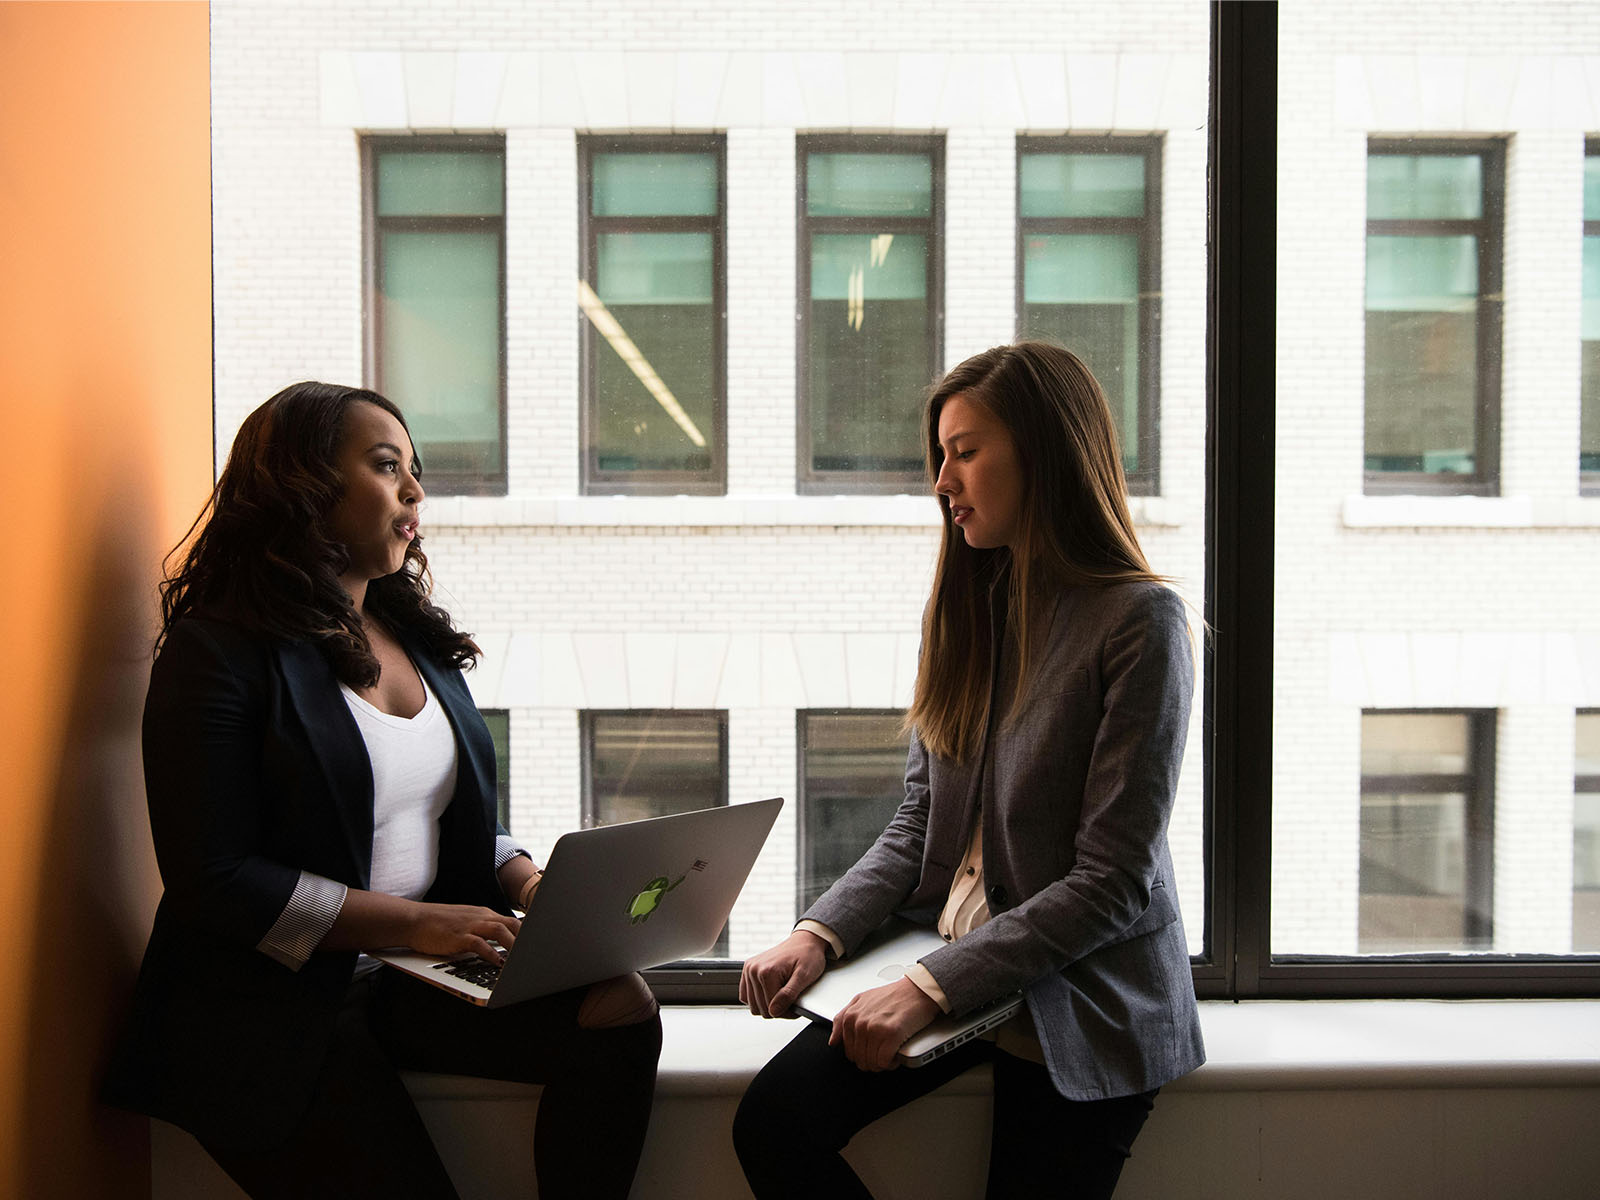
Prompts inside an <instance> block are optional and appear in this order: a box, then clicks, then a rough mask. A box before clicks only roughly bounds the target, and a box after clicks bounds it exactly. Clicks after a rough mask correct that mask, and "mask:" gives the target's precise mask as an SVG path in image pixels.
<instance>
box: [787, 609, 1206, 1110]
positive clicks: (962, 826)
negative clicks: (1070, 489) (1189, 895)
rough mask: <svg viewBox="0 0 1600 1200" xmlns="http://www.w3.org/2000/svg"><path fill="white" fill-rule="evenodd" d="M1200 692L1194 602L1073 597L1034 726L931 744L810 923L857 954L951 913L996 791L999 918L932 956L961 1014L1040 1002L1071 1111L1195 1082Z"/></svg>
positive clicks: (1042, 679) (1058, 630)
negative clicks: (1171, 832) (1189, 810)
mask: <svg viewBox="0 0 1600 1200" xmlns="http://www.w3.org/2000/svg"><path fill="white" fill-rule="evenodd" d="M1001 657H1002V656H1001V655H1000V654H999V653H998V652H997V653H996V655H995V659H996V662H997V663H998V662H999V661H1000V660H1001ZM999 670H1000V668H999V667H998V666H997V667H996V672H997V673H998V671H999ZM997 682H998V681H997V680H996V679H995V678H993V677H992V678H991V695H994V694H995V691H996V683H997ZM1193 690H1194V656H1193V650H1192V643H1191V641H1190V637H1189V626H1188V621H1187V619H1186V616H1185V611H1184V607H1183V602H1182V601H1181V600H1180V599H1179V598H1178V596H1177V594H1176V593H1174V592H1173V591H1171V590H1170V589H1168V588H1166V587H1163V586H1161V585H1159V584H1153V583H1126V584H1116V585H1114V586H1111V587H1105V588H1079V589H1073V590H1070V591H1067V592H1064V593H1062V595H1061V596H1060V597H1059V598H1058V599H1057V602H1056V606H1055V611H1054V613H1053V615H1052V619H1051V624H1050V629H1049V633H1048V635H1047V639H1046V643H1045V652H1044V657H1043V660H1042V662H1041V663H1040V668H1039V671H1038V673H1037V675H1036V676H1035V683H1034V686H1033V688H1032V690H1031V692H1030V694H1029V696H1028V698H1027V701H1026V703H1025V706H1024V707H1023V708H1022V710H1021V712H1020V713H1019V715H1018V716H1017V718H1016V719H1015V720H1013V721H1005V720H1003V719H1001V718H998V717H997V718H996V720H995V721H994V722H992V723H991V727H990V734H989V736H988V738H987V739H986V742H985V745H984V750H983V753H982V755H980V756H979V757H978V758H977V759H976V760H974V761H971V762H968V763H965V764H963V763H956V762H952V761H949V760H947V759H943V758H939V757H937V756H934V755H932V754H930V753H928V751H927V750H926V749H925V748H924V747H923V745H922V743H921V741H920V740H919V739H917V738H915V737H914V738H913V739H912V743H911V753H910V756H909V757H908V759H907V761H906V798H905V800H904V802H903V803H902V804H901V805H900V809H899V811H898V812H896V813H895V816H894V819H893V820H892V821H890V822H889V827H888V828H887V829H885V830H884V831H883V834H882V835H881V836H880V837H879V838H878V840H877V842H876V843H874V845H873V846H872V848H871V849H870V850H868V851H867V853H866V854H865V855H863V856H862V858H861V860H860V861H859V862H858V863H856V865H855V866H853V867H851V868H850V870H849V871H848V872H846V873H845V875H844V876H843V877H842V878H840V879H839V881H838V882H837V883H835V884H834V885H833V887H831V888H829V889H828V891H827V892H826V893H824V894H823V896H822V897H821V898H820V899H819V900H818V901H817V902H816V904H814V905H812V907H811V908H810V909H809V910H808V911H807V912H806V913H805V916H806V917H807V918H809V919H811V920H814V921H820V922H822V923H823V924H824V925H827V926H828V927H829V928H831V929H832V930H833V931H834V932H835V933H836V934H838V936H839V938H840V940H841V941H842V942H843V943H844V947H845V951H846V953H849V952H851V951H853V950H854V949H855V948H856V947H857V946H858V945H859V944H860V943H861V941H862V939H863V938H865V937H866V936H867V934H868V933H870V932H871V931H872V930H874V929H875V928H877V926H878V925H879V924H881V923H882V922H883V920H884V919H885V918H886V917H888V916H889V915H890V914H891V913H893V912H899V913H900V914H901V915H903V916H906V917H909V918H911V919H912V920H916V921H920V922H922V923H924V924H931V923H932V922H934V921H936V920H937V919H938V914H939V911H940V910H941V909H942V908H943V907H944V904H945V901H946V899H947V898H948V895H949V891H950V885H951V882H952V879H953V877H954V873H955V871H956V869H957V867H958V865H959V864H960V862H961V860H962V857H963V856H964V855H965V853H966V850H967V844H968V840H969V835H970V831H971V828H972V820H973V807H974V805H975V804H977V803H978V801H979V799H980V793H981V799H982V819H983V871H984V880H985V884H986V886H987V889H988V901H989V911H990V913H991V918H990V920H989V921H987V922H986V923H985V924H983V925H981V926H979V927H978V928H977V929H974V930H973V931H972V932H971V933H970V934H968V935H967V936H965V937H963V938H961V939H960V940H958V941H956V942H953V943H951V944H949V945H947V946H944V947H941V948H940V949H938V950H936V951H934V952H933V953H932V954H930V955H928V956H927V957H926V958H924V959H923V960H922V964H923V965H924V966H925V967H927V969H928V970H929V971H930V972H931V973H932V975H933V977H934V979H935V980H937V981H938V984H939V986H940V987H941V988H943V989H944V993H945V996H946V997H947V998H948V1000H949V1002H950V1005H951V1010H952V1011H953V1012H955V1013H962V1012H966V1011H968V1010H970V1009H972V1008H975V1007H977V1006H978V1005H980V1004H982V1003H984V1002H986V1001H988V1000H992V999H994V998H996V997H998V996H1002V995H1005V994H1007V993H1010V992H1016V991H1022V992H1024V993H1025V995H1026V997H1027V1002H1028V1009H1029V1011H1030V1013H1031V1015H1032V1017H1033V1022H1034V1025H1035V1027H1036V1028H1037V1030H1038V1033H1039V1041H1040V1044H1041V1045H1042V1046H1043V1048H1044V1057H1045V1062H1046V1064H1047V1066H1048V1067H1049V1070H1050V1078H1051V1080H1052V1082H1053V1083H1054V1084H1055V1087H1056V1090H1057V1091H1059V1092H1060V1093H1061V1094H1062V1095H1063V1096H1065V1097H1067V1098H1068V1099H1070V1100H1097V1099H1104V1098H1106V1097H1111V1096H1124V1095H1130V1094H1132V1093H1134V1092H1143V1091H1149V1090H1150V1089H1152V1088H1156V1087H1160V1086H1161V1085H1162V1084H1165V1083H1167V1082H1169V1081H1171V1080H1173V1079H1175V1078H1177V1077H1178V1076H1180V1075H1183V1074H1185V1073H1186V1072H1188V1071H1191V1070H1193V1069H1194V1068H1195V1067H1197V1066H1199V1065H1200V1064H1201V1063H1202V1062H1204V1061H1205V1051H1204V1049H1203V1048H1202V1046H1201V1041H1200V1021H1199V1013H1198V1010H1197V1008H1196V1005H1195V996H1194V983H1193V979H1192V976H1191V974H1190V968H1189V952H1188V948H1187V944H1186V942H1185V938H1184V933H1183V922H1182V920H1181V918H1180V916H1179V912H1178V897H1177V894H1176V891H1175V890H1174V887H1173V880H1172V856H1171V852H1170V850H1169V849H1168V846H1167V820H1168V817H1169V816H1170V815H1171V812H1172V802H1173V793H1174V791H1175V789H1176V787H1177V783H1178V768H1179V766H1180V764H1181V762H1182V759H1183V749H1184V739H1185V736H1186V734H1187V732H1188V726H1189V702H1190V697H1191V694H1192V692H1193ZM1008 694H1009V692H1008V691H1006V690H1000V691H999V695H1000V696H1001V697H1004V696H1006V695H1008ZM1001 703H1003V700H1002V702H1001ZM996 726H998V728H996ZM979 762H982V763H985V764H986V767H987V769H986V770H984V771H981V772H980V771H979V770H978V769H977V767H978V763H979Z"/></svg>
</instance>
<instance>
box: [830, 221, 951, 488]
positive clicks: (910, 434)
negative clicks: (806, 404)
mask: <svg viewBox="0 0 1600 1200" xmlns="http://www.w3.org/2000/svg"><path fill="white" fill-rule="evenodd" d="M927 246H928V242H927V239H926V238H925V237H920V236H917V235H914V234H905V233H901V234H816V235H814V236H813V237H812V239H811V310H810V321H809V324H808V335H809V336H808V344H807V347H806V352H807V355H808V357H809V360H810V401H811V433H812V466H813V468H814V469H815V470H818V471H862V472H867V471H885V472H908V473H910V472H916V471H918V470H920V469H921V466H922V439H921V430H920V423H921V422H920V418H921V399H922V390H923V389H924V388H925V387H926V386H927V385H928V382H929V374H928V318H929V311H928V297H927Z"/></svg>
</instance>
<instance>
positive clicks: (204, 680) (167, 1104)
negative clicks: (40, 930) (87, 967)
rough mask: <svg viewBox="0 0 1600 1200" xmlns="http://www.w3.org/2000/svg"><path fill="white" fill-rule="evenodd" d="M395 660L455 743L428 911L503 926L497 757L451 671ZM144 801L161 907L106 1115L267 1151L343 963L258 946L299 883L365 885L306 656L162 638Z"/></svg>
mask: <svg viewBox="0 0 1600 1200" xmlns="http://www.w3.org/2000/svg"><path fill="white" fill-rule="evenodd" d="M407 649H408V651H409V652H410V653H411V657H412V659H413V661H414V662H415V663H416V664H417V667H418V670H419V671H420V672H421V674H422V676H423V678H424V679H425V680H427V683H428V686H429V687H431V688H432V689H433V691H434V694H435V695H436V696H437V697H438V698H439V702H440V704H441V705H442V706H443V707H444V710H445V712H446V713H447V714H448V716H449V719H450V723H451V726H452V727H453V728H454V730H455V736H456V750H457V754H458V756H459V757H458V763H457V771H456V790H455V796H454V798H453V799H452V800H451V802H450V805H449V807H448V808H447V809H446V810H445V813H444V816H443V817H442V818H441V820H440V825H441V828H440V837H439V869H438V874H437V876H436V877H435V880H434V884H433V887H432V888H431V889H430V891H429V893H428V896H427V899H429V900H436V901H443V902H449V903H457V904H479V905H483V906H485V907H489V908H493V909H496V910H497V911H500V912H509V911H510V909H509V908H508V907H507V905H506V900H505V897H504V896H503V895H502V893H501V891H500V887H499V882H498V880H497V878H496V875H495V870H494V854H495V837H496V834H497V833H499V832H501V830H500V829H499V826H498V823H497V821H496V819H495V774H494V772H495V765H494V745H493V743H492V741H491V740H490V737H489V731H488V729H487V727H486V726H485V725H484V723H483V720H482V718H481V717H480V716H479V715H478V710H477V708H476V706H474V704H473V702H472V697H471V695H470V694H469V692H468V691H467V686H466V682H465V680H464V679H463V678H462V676H461V672H460V671H458V670H456V669H455V668H453V667H451V666H449V665H442V666H441V665H440V664H439V663H437V662H435V661H433V660H432V659H431V658H429V656H428V655H427V653H426V652H425V651H423V650H422V649H421V647H420V646H419V645H416V644H414V643H413V644H408V645H407ZM144 774H145V791H146V796H147V800H148V803H149V808H150V828H151V833H152V834H153V836H154V840H155V849H156V859H157V862H158V864H159V866H160V868H161V878H162V883H163V884H164V886H165V889H166V890H165V893H164V895H163V896H162V898H161V903H160V905H159V907H158V908H157V910H156V917H155V925H154V928H153V929H152V931H151V934H150V942H149V945H148V947H147V948H146V950H145V957H144V964H143V966H142V967H141V969H140V973H139V983H138V987H137V990H136V992H135V996H134V1004H133V1011H132V1015H131V1019H130V1025H129V1028H128V1030H127V1032H126V1035H125V1036H124V1038H123V1039H122V1042H121V1044H120V1046H119V1050H118V1053H117V1055H116V1057H115V1059H114V1061H113V1063H112V1067H111V1071H110V1075H109V1077H108V1080H107V1088H106V1091H107V1098H108V1099H109V1100H111V1101H112V1102H113V1103H116V1104H119V1105H122V1106H124V1107H128V1108H133V1109H137V1110H139V1111H141V1112H146V1113H149V1114H150V1115H152V1116H157V1117H161V1118H163V1119H165V1120H168V1121H171V1122H172V1123H174V1124H176V1125H179V1126H182V1127H183V1128H185V1129H188V1130H190V1131H191V1132H193V1133H196V1134H199V1135H202V1136H205V1137H209V1138H212V1139H214V1140H216V1141H218V1142H221V1143H224V1144H232V1145H238V1146H266V1145H270V1144H272V1143H273V1142H276V1141H279V1140H281V1139H282V1138H283V1137H284V1136H286V1135H287V1133H288V1132H289V1130H290V1129H291V1128H292V1127H293V1125H294V1124H295V1122H296V1121H297V1120H298V1119H299V1118H300V1116H301V1115H302V1114H303V1113H304V1112H305V1110H306V1108H307V1106H308V1105H309V1104H310V1101H311V1087H312V1084H313V1082H314V1081H315V1078H316V1074H317V1071H318V1069H319V1067H320V1066H321V1063H322V1059H323V1055H324V1053H325V1051H326V1048H327V1045H328V1040H329V1037H330V1036H331V1033H332V1030H333V1023H334V1018H335V1017H336V1015H337V1013H338V1011H339V1007H340V1005H341V1003H342V1001H343V998H344V994H345V992H346V990H347V988H348V987H349V984H350V978H351V973H352V971H353V969H354V967H355V962H356V954H355V952H354V951H337V952H336V951H329V952H317V953H313V954H312V955H311V957H310V959H309V960H308V961H307V962H306V963H305V965H304V966H303V967H302V968H301V969H300V970H298V971H294V970H291V969H290V968H288V967H286V966H284V965H282V964H280V963H279V962H277V961H276V960H274V959H272V958H270V957H268V956H267V955H266V954H265V953H263V952H262V951H260V950H258V949H256V946H257V944H258V943H259V942H260V941H261V940H262V938H263V937H265V935H266V934H267V932H268V931H269V930H270V929H271V928H272V926H273V924H274V923H275V922H276V921H277V919H278V916H279V914H280V913H282V911H283V908H284V905H285V904H287V903H288V901H289V897H290V895H291V894H292V893H293V891H294V888H295V884H296V882H297V881H298V880H299V877H300V872H301V871H302V870H309V871H312V872H315V873H316V874H318V875H323V876H326V877H328V878H329V879H334V880H338V881H339V882H340V883H343V884H346V885H347V886H350V887H355V888H365V887H367V886H368V881H369V872H370V870H371V865H372V823H373V815H372V767H371V763H370V762H369V760H368V758H367V753H366V745H365V743H364V742H363V740H362V737H361V733H360V730H359V729H358V727H357V726H356V723H355V718H354V717H353V716H352V715H351V713H350V710H349V707H348V706H347V705H346V703H345V701H344V698H343V697H342V696H341V695H340V692H339V684H338V681H337V679H336V678H335V676H334V674H333V670H332V667H331V666H330V665H329V663H328V661H327V659H325V658H324V657H323V655H322V653H321V652H320V651H318V650H317V649H316V648H315V647H314V646H312V645H311V644H309V643H305V642H284V641H279V640H275V639H270V638H266V637H263V636H261V635H258V634H253V633H250V632H247V631H245V630H242V629H240V628H238V627H237V626H234V625H230V624H228V623H226V622H222V621H215V620H207V619H201V618H188V619H185V620H183V621H180V622H179V623H178V624H177V625H175V626H174V627H173V629H172V631H171V634H170V635H169V637H168V638H167V641H166V643H165V644H164V645H163V647H162V650H161V654H160V656H159V657H158V658H157V660H156V663H155V666H154V668H153V669H152V670H151V674H150V691H149V695H148V696H147V698H146V700H145V711H144Z"/></svg>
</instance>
